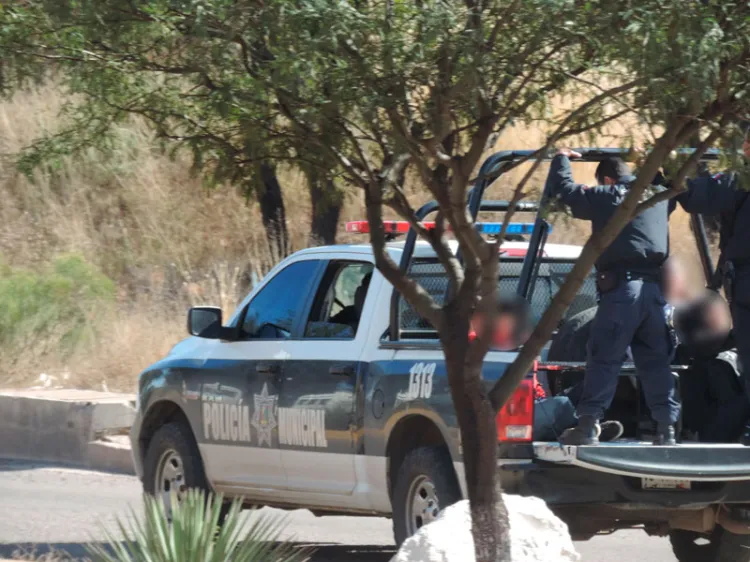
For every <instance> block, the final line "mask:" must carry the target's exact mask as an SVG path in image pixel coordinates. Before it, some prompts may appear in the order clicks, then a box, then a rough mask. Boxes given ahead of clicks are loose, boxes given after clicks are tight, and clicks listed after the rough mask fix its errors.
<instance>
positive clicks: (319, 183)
mask: <svg viewBox="0 0 750 562" xmlns="http://www.w3.org/2000/svg"><path fill="white" fill-rule="evenodd" d="M307 181H308V184H309V187H310V200H311V201H312V216H311V217H310V245H311V246H315V245H318V244H324V245H332V244H335V243H336V230H337V228H338V224H339V217H340V216H341V207H342V205H343V202H344V198H343V197H342V194H341V192H340V191H339V190H338V189H337V188H336V186H335V185H334V183H333V180H332V179H331V178H329V177H325V176H323V175H321V174H319V173H318V172H317V171H316V170H311V171H309V172H308V173H307Z"/></svg>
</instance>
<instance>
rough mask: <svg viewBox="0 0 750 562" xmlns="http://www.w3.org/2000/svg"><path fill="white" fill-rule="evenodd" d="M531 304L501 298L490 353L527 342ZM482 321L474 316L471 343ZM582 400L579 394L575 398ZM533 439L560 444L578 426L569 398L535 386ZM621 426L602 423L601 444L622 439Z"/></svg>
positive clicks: (614, 423) (537, 383)
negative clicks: (548, 392) (558, 441)
mask: <svg viewBox="0 0 750 562" xmlns="http://www.w3.org/2000/svg"><path fill="white" fill-rule="evenodd" d="M529 316H530V314H529V306H528V302H527V301H526V300H525V299H523V298H521V297H517V296H514V297H501V298H500V299H499V302H498V304H497V316H496V317H495V325H494V331H493V333H492V344H491V346H490V347H491V349H495V350H498V351H509V350H514V349H517V348H518V347H519V346H520V345H521V344H523V342H525V341H526V339H528V335H529V329H530V328H529V327H530V318H529ZM481 321H482V317H481V315H480V314H479V313H476V314H474V317H473V318H472V320H471V332H470V333H469V340H473V339H474V338H476V337H477V332H478V331H479V326H480V325H481ZM575 396H580V393H577V394H575ZM534 402H535V407H534V430H533V431H534V439H535V440H537V441H553V440H557V438H558V437H559V435H560V433H562V432H563V431H564V430H565V429H567V428H569V427H572V426H574V425H575V424H576V422H577V418H576V415H575V404H574V403H573V402H572V401H571V399H570V398H569V397H568V396H547V393H546V391H545V390H544V387H543V386H542V385H541V384H540V383H539V382H536V381H535V385H534ZM622 432H623V428H622V425H621V424H620V423H619V422H617V421H605V422H602V423H601V433H600V435H599V439H600V440H601V441H613V440H615V439H617V438H619V437H620V436H621V435H622Z"/></svg>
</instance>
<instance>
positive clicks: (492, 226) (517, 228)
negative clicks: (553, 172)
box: [346, 221, 534, 235]
mask: <svg viewBox="0 0 750 562" xmlns="http://www.w3.org/2000/svg"><path fill="white" fill-rule="evenodd" d="M422 225H423V226H424V227H425V228H426V229H427V230H432V229H433V228H435V221H424V222H423V223H422ZM474 226H475V227H476V229H477V230H478V231H479V232H481V233H482V234H490V235H493V234H494V235H499V234H500V233H501V232H502V229H503V223H501V222H477V223H474ZM383 227H384V228H385V232H386V234H406V233H407V232H409V223H408V221H383ZM446 228H447V229H448V230H450V226H448V225H446ZM346 231H347V232H354V233H357V234H367V233H369V232H370V224H369V223H368V222H367V221H351V222H348V223H346ZM533 231H534V223H525V222H512V223H510V224H508V228H506V229H505V233H506V234H531V233H532V232H533Z"/></svg>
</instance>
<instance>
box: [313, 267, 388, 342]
mask: <svg viewBox="0 0 750 562" xmlns="http://www.w3.org/2000/svg"><path fill="white" fill-rule="evenodd" d="M372 270H373V266H372V264H370V263H362V262H340V261H334V262H331V263H330V264H329V266H328V268H327V269H326V272H325V275H323V279H322V281H321V282H320V287H319V288H318V292H317V294H316V295H315V301H314V302H313V306H312V310H311V311H310V317H309V318H308V319H307V324H306V326H305V337H306V338H332V339H352V338H354V336H355V335H356V334H357V328H358V327H359V320H360V317H361V315H362V308H363V307H364V304H365V297H366V296H367V289H368V288H369V286H370V280H371V279H372Z"/></svg>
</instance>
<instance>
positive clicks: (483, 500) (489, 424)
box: [442, 321, 510, 562]
mask: <svg viewBox="0 0 750 562" xmlns="http://www.w3.org/2000/svg"><path fill="white" fill-rule="evenodd" d="M462 324H464V323H462V322H458V323H457V324H456V325H457V326H458V328H457V329H456V330H446V331H448V332H452V333H448V334H445V335H444V336H443V338H442V339H443V350H444V352H445V359H446V369H447V374H448V382H449V384H450V388H451V395H452V397H453V404H454V406H455V410H456V415H457V418H458V424H459V428H460V431H461V444H462V449H463V461H464V471H465V473H466V488H467V492H468V496H469V504H470V510H471V521H472V529H471V531H472V536H473V537H474V549H475V554H476V560H477V562H509V561H510V534H509V531H510V525H509V522H508V512H507V510H506V507H505V504H504V502H503V501H502V495H501V494H502V490H501V487H500V484H499V482H497V478H496V471H497V427H496V425H495V410H494V408H493V406H492V403H491V402H490V399H489V395H488V393H487V389H486V388H485V384H484V382H483V381H482V375H481V370H482V365H481V362H480V363H479V364H477V365H470V364H469V362H468V360H467V358H468V349H469V342H468V321H467V322H465V324H466V326H463V325H462ZM463 327H465V328H466V330H465V331H463V332H462V333H460V330H461V329H462V328H463Z"/></svg>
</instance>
